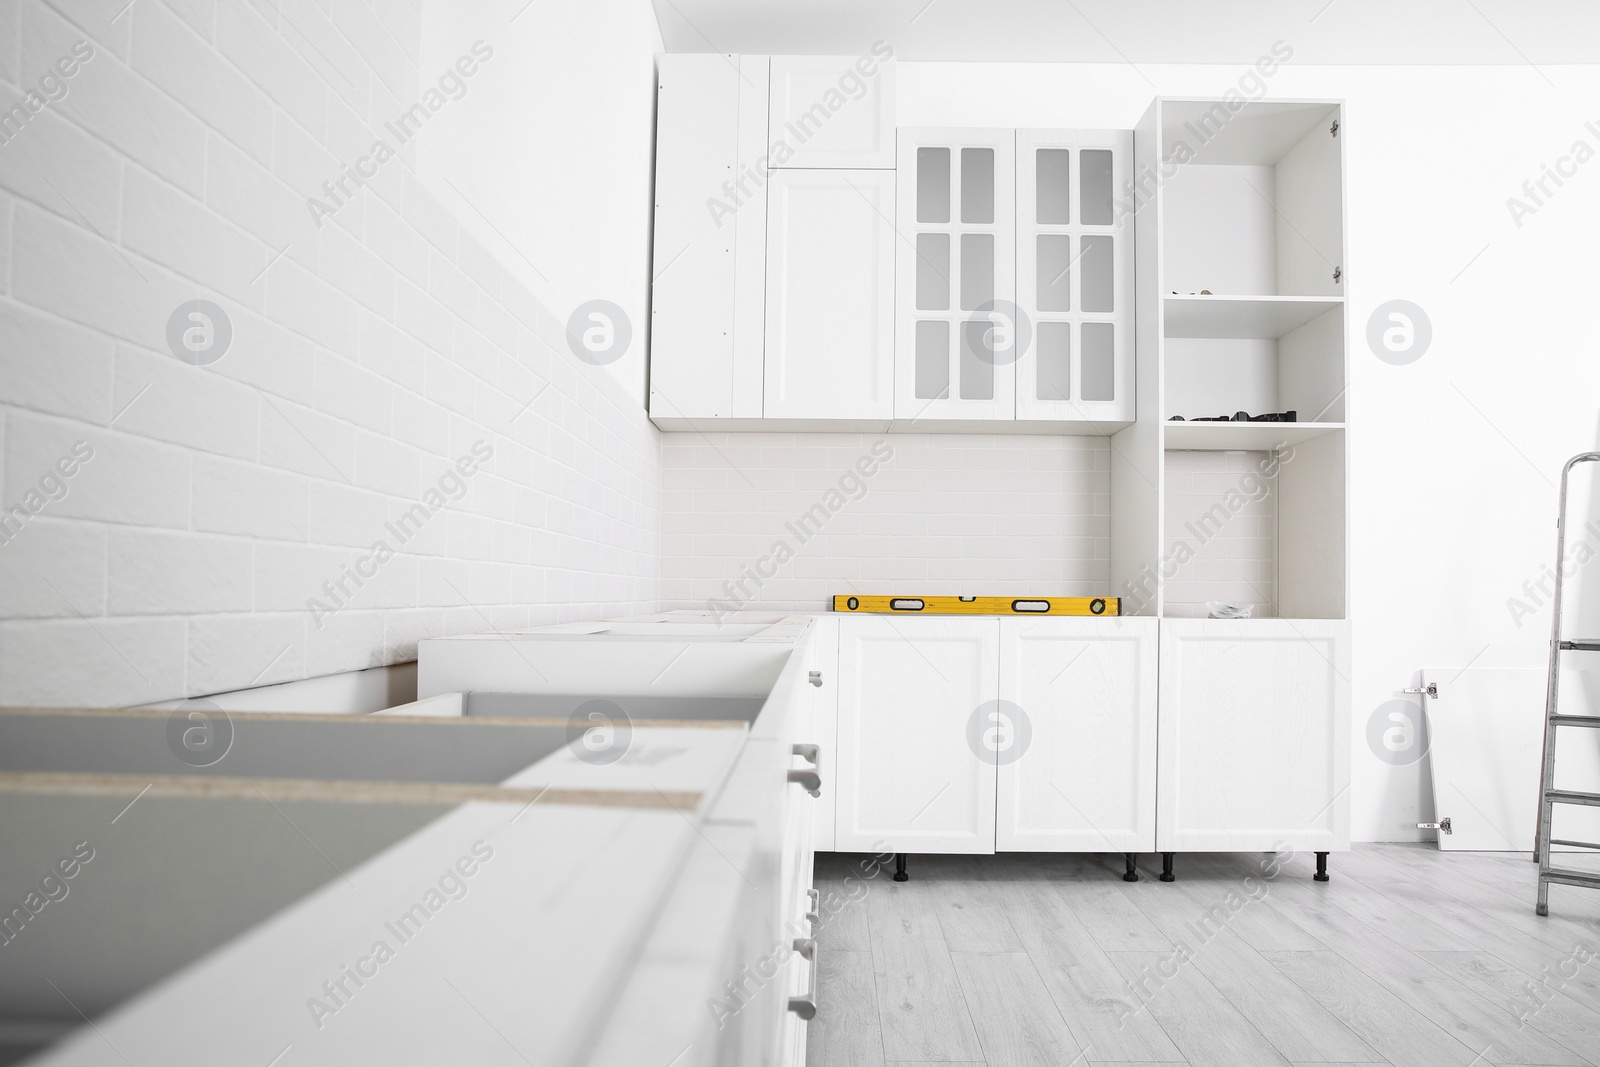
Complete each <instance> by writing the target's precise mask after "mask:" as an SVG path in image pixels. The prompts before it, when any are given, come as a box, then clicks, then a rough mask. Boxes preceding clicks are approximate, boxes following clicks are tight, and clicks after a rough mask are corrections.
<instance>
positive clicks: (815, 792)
mask: <svg viewBox="0 0 1600 1067" xmlns="http://www.w3.org/2000/svg"><path fill="white" fill-rule="evenodd" d="M789 781H791V782H793V783H794V784H795V785H797V786H799V787H800V788H801V789H804V790H805V791H806V792H807V793H810V794H811V795H812V796H814V797H820V796H821V795H822V775H820V774H818V773H817V772H816V771H790V772H789Z"/></svg>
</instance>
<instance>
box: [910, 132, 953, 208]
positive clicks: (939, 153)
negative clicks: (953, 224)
mask: <svg viewBox="0 0 1600 1067" xmlns="http://www.w3.org/2000/svg"><path fill="white" fill-rule="evenodd" d="M917 221H918V222H949V221H950V149H948V148H919V149H917Z"/></svg>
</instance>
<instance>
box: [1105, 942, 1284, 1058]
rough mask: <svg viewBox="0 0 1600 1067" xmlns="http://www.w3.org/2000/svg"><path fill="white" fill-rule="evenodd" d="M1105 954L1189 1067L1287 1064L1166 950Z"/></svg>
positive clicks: (1218, 995) (1200, 976)
mask: <svg viewBox="0 0 1600 1067" xmlns="http://www.w3.org/2000/svg"><path fill="white" fill-rule="evenodd" d="M1111 958H1112V962H1114V963H1115V964H1116V965H1117V968H1118V969H1119V970H1120V971H1122V974H1123V977H1124V978H1126V979H1127V980H1128V981H1129V982H1131V983H1133V984H1134V986H1135V987H1136V988H1137V989H1139V991H1140V995H1141V998H1142V999H1143V1000H1144V1006H1145V1009H1146V1010H1147V1011H1149V1012H1150V1014H1151V1015H1153V1016H1155V1018H1156V1020H1157V1021H1158V1022H1160V1024H1161V1027H1162V1029H1163V1030H1165V1031H1166V1033H1167V1035H1168V1036H1169V1037H1170V1038H1171V1039H1172V1043H1173V1044H1175V1045H1176V1046H1178V1051H1179V1052H1180V1053H1182V1055H1183V1057H1184V1059H1185V1060H1187V1061H1188V1062H1189V1063H1192V1064H1194V1065H1195V1067H1288V1064H1289V1061H1288V1059H1286V1058H1285V1057H1284V1056H1283V1054H1282V1053H1280V1052H1279V1051H1278V1050H1277V1048H1275V1047H1274V1046H1273V1044H1272V1042H1270V1041H1268V1040H1267V1039H1266V1037H1265V1036H1264V1035H1263V1034H1262V1033H1261V1031H1259V1030H1257V1029H1256V1027H1255V1025H1254V1024H1252V1023H1251V1022H1250V1020H1248V1019H1246V1018H1245V1017H1244V1015H1243V1014H1242V1013H1241V1012H1240V1011H1239V1010H1238V1009H1237V1008H1235V1007H1234V1006H1233V1005H1232V1004H1231V1003H1229V1001H1228V998H1227V997H1225V996H1223V995H1222V993H1220V992H1219V991H1218V990H1217V988H1216V987H1215V986H1213V985H1212V984H1211V982H1210V981H1209V980H1207V979H1206V977H1205V975H1203V974H1201V973H1200V971H1199V970H1198V969H1196V968H1195V967H1193V966H1190V965H1188V964H1185V963H1182V962H1181V960H1177V959H1176V958H1175V957H1174V956H1173V955H1172V954H1170V953H1157V952H1118V953H1114V954H1112V957H1111Z"/></svg>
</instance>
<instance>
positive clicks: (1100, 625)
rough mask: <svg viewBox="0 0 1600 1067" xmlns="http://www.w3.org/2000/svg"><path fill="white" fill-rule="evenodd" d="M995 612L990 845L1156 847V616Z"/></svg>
mask: <svg viewBox="0 0 1600 1067" xmlns="http://www.w3.org/2000/svg"><path fill="white" fill-rule="evenodd" d="M999 621H1000V699H1001V709H1002V712H1003V713H1004V714H1006V715H1007V717H1008V718H1010V719H1011V720H1013V721H1012V722H1011V723H1010V724H1009V730H1010V747H1009V748H1006V749H1002V750H1001V751H1000V752H999V754H998V760H999V768H998V783H997V790H998V792H997V798H998V799H997V813H996V840H995V847H996V849H997V850H1000V851H1014V852H1150V851H1152V850H1154V848H1155V840H1156V832H1155V830H1156V668H1157V645H1156V638H1157V629H1156V628H1157V625H1158V622H1157V620H1156V619H1153V618H1118V619H1089V618H1056V619H1028V618H1003V619H1001V620H999Z"/></svg>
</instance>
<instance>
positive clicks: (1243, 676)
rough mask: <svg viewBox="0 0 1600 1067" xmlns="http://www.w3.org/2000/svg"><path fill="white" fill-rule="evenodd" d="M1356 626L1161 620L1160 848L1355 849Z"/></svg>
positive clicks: (1298, 621)
mask: <svg viewBox="0 0 1600 1067" xmlns="http://www.w3.org/2000/svg"><path fill="white" fill-rule="evenodd" d="M1349 676H1350V624H1349V623H1348V622H1345V621H1342V620H1335V619H1240V620H1231V619H1164V620H1162V622H1161V695H1160V700H1161V714H1160V729H1159V732H1158V734H1159V736H1158V745H1159V752H1160V760H1159V767H1158V774H1157V781H1158V782H1159V793H1158V798H1157V801H1156V811H1157V819H1156V848H1157V850H1159V851H1161V852H1191V851H1193V852H1255V851H1269V850H1275V849H1281V848H1285V847H1287V848H1292V849H1295V850H1296V851H1299V852H1312V851H1316V852H1329V851H1340V850H1344V849H1347V848H1349V847H1350V794H1349V790H1350V683H1349Z"/></svg>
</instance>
